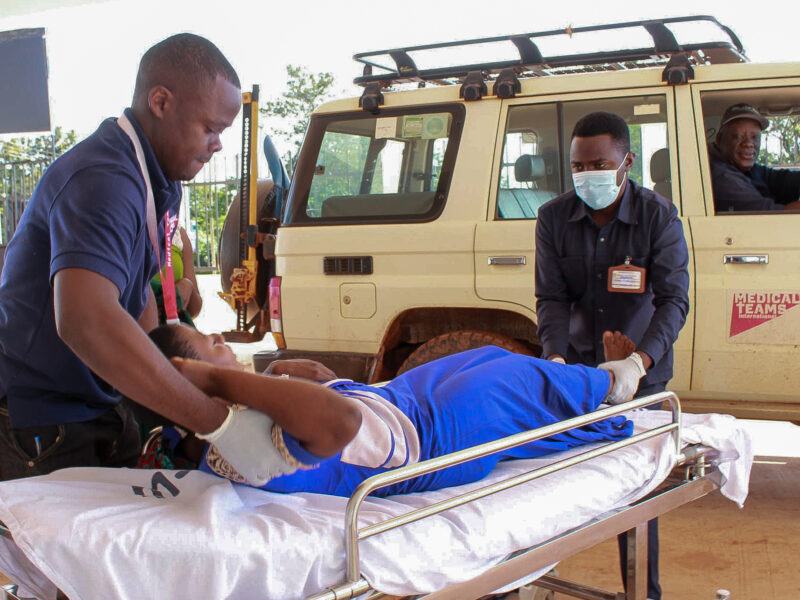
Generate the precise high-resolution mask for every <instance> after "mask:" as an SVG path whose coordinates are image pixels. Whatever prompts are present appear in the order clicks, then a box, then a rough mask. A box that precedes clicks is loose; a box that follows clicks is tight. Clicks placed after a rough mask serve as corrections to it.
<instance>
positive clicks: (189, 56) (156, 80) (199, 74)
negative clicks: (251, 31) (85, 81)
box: [133, 33, 242, 98]
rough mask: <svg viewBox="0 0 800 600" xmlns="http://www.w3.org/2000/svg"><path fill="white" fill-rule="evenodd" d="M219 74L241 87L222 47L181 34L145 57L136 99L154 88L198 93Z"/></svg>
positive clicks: (135, 93) (141, 62) (141, 64)
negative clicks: (162, 86) (186, 90)
mask: <svg viewBox="0 0 800 600" xmlns="http://www.w3.org/2000/svg"><path fill="white" fill-rule="evenodd" d="M217 75H220V76H222V78H223V79H225V80H226V81H228V82H229V83H231V84H233V85H235V86H236V87H238V88H241V87H242V86H241V84H240V83H239V76H238V75H237V74H236V71H235V70H234V68H233V66H231V63H230V62H228V59H227V58H225V56H224V55H223V54H222V52H221V51H220V49H219V48H217V47H216V46H215V45H214V44H213V43H211V42H210V41H209V40H207V39H206V38H204V37H202V36H199V35H195V34H193V33H178V34H176V35H173V36H171V37H168V38H167V39H165V40H163V41H161V42H159V43H157V44H156V45H155V46H153V47H152V48H150V49H149V50H148V51H147V52H145V53H144V56H142V60H141V61H140V62H139V71H138V73H137V74H136V87H135V88H134V91H133V97H134V98H138V97H139V96H140V95H141V94H146V93H147V92H148V90H150V89H151V88H152V87H153V86H154V85H158V84H161V85H164V86H165V87H167V88H169V89H171V90H173V91H175V88H177V87H181V86H185V87H184V89H189V90H195V89H202V88H204V87H208V86H210V85H212V84H213V83H214V80H215V79H216V78H217Z"/></svg>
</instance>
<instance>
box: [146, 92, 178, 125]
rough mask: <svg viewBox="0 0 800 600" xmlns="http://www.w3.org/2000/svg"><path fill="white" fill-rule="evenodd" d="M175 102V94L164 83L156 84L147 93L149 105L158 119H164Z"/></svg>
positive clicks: (151, 111)
mask: <svg viewBox="0 0 800 600" xmlns="http://www.w3.org/2000/svg"><path fill="white" fill-rule="evenodd" d="M174 102H175V96H174V95H173V93H172V92H171V91H169V89H168V88H166V87H164V86H163V85H155V86H153V87H151V88H150V91H149V92H148V93H147V107H148V108H149V109H150V113H151V114H152V115H153V116H154V117H155V118H156V119H163V118H164V114H165V113H166V112H167V111H168V110H169V109H170V107H171V105H172V104H173V103H174Z"/></svg>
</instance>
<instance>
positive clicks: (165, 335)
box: [149, 325, 241, 367]
mask: <svg viewBox="0 0 800 600" xmlns="http://www.w3.org/2000/svg"><path fill="white" fill-rule="evenodd" d="M149 335H150V339H151V340H153V343H155V345H156V346H158V349H159V350H161V351H162V352H163V353H164V355H165V356H166V357H167V358H173V357H175V356H177V357H179V358H193V359H195V360H201V361H203V362H208V363H211V364H213V365H217V366H218V367H241V365H240V364H239V363H238V362H237V360H236V355H235V354H234V353H233V350H231V348H230V346H228V345H227V344H226V343H225V339H224V338H223V337H222V336H221V335H220V334H218V333H211V334H208V335H206V334H204V333H200V332H199V331H197V330H196V329H193V328H191V327H189V326H187V325H162V326H161V327H156V328H155V329H153V330H152V331H151V332H150V334H149Z"/></svg>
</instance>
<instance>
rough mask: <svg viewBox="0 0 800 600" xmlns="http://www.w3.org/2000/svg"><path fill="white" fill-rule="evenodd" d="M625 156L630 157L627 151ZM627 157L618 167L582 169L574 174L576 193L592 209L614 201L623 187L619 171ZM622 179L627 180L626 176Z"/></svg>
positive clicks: (608, 204)
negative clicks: (619, 180) (599, 169)
mask: <svg viewBox="0 0 800 600" xmlns="http://www.w3.org/2000/svg"><path fill="white" fill-rule="evenodd" d="M625 158H628V154H627V153H626V154H625ZM625 158H623V159H622V164H621V165H620V166H619V167H617V168H616V169H608V170H604V171H581V172H580V173H573V174H572V183H573V184H574V185H575V193H576V194H578V196H579V197H580V199H581V200H583V201H584V202H585V203H586V206H588V207H589V208H591V209H592V210H602V209H604V208H607V207H609V206H611V205H612V204H613V203H614V200H616V199H617V196H619V190H620V188H621V187H622V183H621V182H620V183H617V173H619V170H620V169H621V168H622V165H624V164H625ZM622 181H623V182H624V181H625V178H624V177H623V178H622Z"/></svg>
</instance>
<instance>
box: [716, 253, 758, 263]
mask: <svg viewBox="0 0 800 600" xmlns="http://www.w3.org/2000/svg"><path fill="white" fill-rule="evenodd" d="M722 262H723V263H724V264H726V265H768V264H769V254H725V255H724V256H723V257H722Z"/></svg>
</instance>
